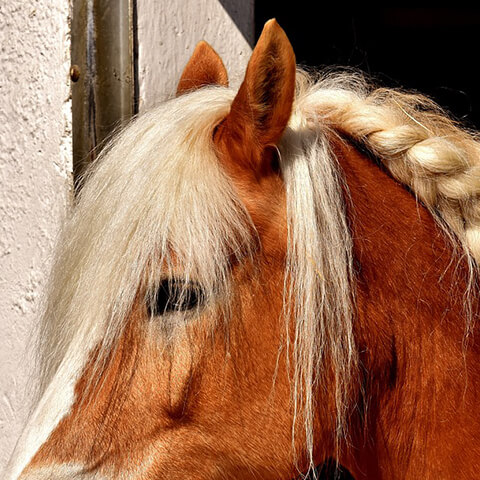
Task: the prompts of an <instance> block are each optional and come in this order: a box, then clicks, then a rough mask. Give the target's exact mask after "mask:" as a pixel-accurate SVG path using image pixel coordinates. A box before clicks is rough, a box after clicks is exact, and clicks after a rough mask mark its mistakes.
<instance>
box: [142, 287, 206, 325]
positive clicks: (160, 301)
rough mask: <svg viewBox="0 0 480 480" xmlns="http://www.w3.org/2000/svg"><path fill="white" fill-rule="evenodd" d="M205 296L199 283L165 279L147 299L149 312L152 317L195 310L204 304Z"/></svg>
mask: <svg viewBox="0 0 480 480" xmlns="http://www.w3.org/2000/svg"><path fill="white" fill-rule="evenodd" d="M203 300H204V295H203V292H202V289H201V288H200V286H199V285H198V284H197V283H194V282H184V281H182V280H179V279H172V278H170V279H165V280H162V281H161V282H160V285H159V286H158V287H157V288H156V290H155V291H153V292H151V294H150V295H148V297H147V311H148V314H149V315H150V316H158V315H164V314H165V313H168V312H178V311H186V310H193V309H194V308H196V307H198V306H200V305H201V304H202V303H203Z"/></svg>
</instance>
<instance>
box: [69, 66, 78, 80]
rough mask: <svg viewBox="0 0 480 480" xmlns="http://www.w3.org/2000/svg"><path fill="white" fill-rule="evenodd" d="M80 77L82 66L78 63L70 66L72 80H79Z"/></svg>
mask: <svg viewBox="0 0 480 480" xmlns="http://www.w3.org/2000/svg"><path fill="white" fill-rule="evenodd" d="M79 78H80V67H79V66H78V65H72V66H71V67H70V80H72V82H78V80H79Z"/></svg>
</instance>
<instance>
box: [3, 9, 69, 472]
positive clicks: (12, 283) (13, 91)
mask: <svg viewBox="0 0 480 480" xmlns="http://www.w3.org/2000/svg"><path fill="white" fill-rule="evenodd" d="M68 15H69V0H36V1H35V2H33V1H25V0H2V1H0V72H1V74H0V98H1V101H0V332H1V334H0V472H1V471H2V470H3V466H4V465H5V464H6V462H7V459H8V457H9V455H10V452H11V451H12V449H13V446H14V443H15V441H16V439H17V437H18V435H19V433H20V429H21V427H22V425H23V422H24V420H25V416H26V413H27V408H28V398H29V395H28V393H29V389H30V387H31V382H32V380H33V379H29V376H28V375H29V373H31V369H30V367H31V357H30V356H29V354H28V353H27V344H28V340H29V339H30V338H31V336H32V328H33V327H34V325H35V322H36V320H37V312H38V298H39V295H40V293H41V290H42V286H43V285H44V281H45V274H46V272H47V270H48V265H49V260H50V254H51V248H52V244H53V242H54V239H55V235H56V233H57V230H58V226H59V220H60V218H61V217H62V216H63V215H64V213H65V211H66V206H67V204H68V202H69V195H70V193H69V192H70V185H71V178H70V176H71V134H70V131H71V128H70V119H71V112H70V100H69V95H70V87H69V79H68V71H69V66H70V62H69V49H70V45H69V43H70V39H69V27H68V23H69V21H68Z"/></svg>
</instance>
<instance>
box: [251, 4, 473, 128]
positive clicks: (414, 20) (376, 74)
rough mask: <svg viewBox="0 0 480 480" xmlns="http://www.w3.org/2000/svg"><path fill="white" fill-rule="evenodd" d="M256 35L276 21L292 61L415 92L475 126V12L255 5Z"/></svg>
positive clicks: (344, 6) (457, 9) (471, 9)
mask: <svg viewBox="0 0 480 480" xmlns="http://www.w3.org/2000/svg"><path fill="white" fill-rule="evenodd" d="M255 15H256V16H255V23H256V36H257V38H258V36H259V34H260V32H261V29H262V27H263V24H264V22H265V21H266V20H268V19H269V18H272V17H275V18H276V19H277V20H278V22H279V23H280V25H281V26H282V27H283V28H284V30H285V31H286V32H287V35H288V36H289V38H290V40H291V42H292V45H293V47H294V50H295V53H296V55H297V62H298V63H300V64H304V65H309V66H316V67H322V66H331V65H339V66H350V67H355V68H358V69H361V70H363V71H365V72H366V73H368V74H369V75H371V76H373V78H374V80H375V81H376V83H378V84H380V85H382V86H388V87H400V88H406V89H414V90H417V91H419V92H422V93H424V94H426V95H428V96H430V97H432V98H434V99H435V100H436V102H437V103H439V104H440V105H441V106H442V107H444V108H445V109H446V110H447V111H449V112H450V113H451V114H452V115H453V116H454V117H455V118H456V119H458V120H461V121H462V122H463V123H464V124H466V125H467V126H471V127H475V128H477V129H479V128H480V94H479V91H478V85H479V80H480V74H479V67H478V64H479V62H480V59H479V55H478V50H479V45H480V8H473V7H472V8H466V7H463V8H400V7H396V8H375V9H374V8H369V7H348V6H346V5H343V4H342V5H339V6H338V7H328V8H325V7H324V3H323V2H308V1H305V0H297V1H295V2H293V3H292V2H288V3H283V4H280V2H273V1H270V0H268V1H265V0H257V1H256V7H255Z"/></svg>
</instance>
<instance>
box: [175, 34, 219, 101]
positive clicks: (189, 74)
mask: <svg viewBox="0 0 480 480" xmlns="http://www.w3.org/2000/svg"><path fill="white" fill-rule="evenodd" d="M207 85H222V86H224V87H227V86H228V75H227V70H226V68H225V65H224V64H223V62H222V59H221V58H220V55H219V54H218V53H217V52H216V51H215V50H214V49H213V48H212V47H211V46H210V45H209V44H208V43H207V42H204V41H203V40H202V41H201V42H199V43H198V44H197V46H196V47H195V50H194V52H193V54H192V56H191V57H190V60H189V61H188V63H187V65H186V66H185V68H184V69H183V73H182V76H181V77H180V81H179V82H178V87H177V97H178V96H180V95H182V94H184V93H186V92H190V91H192V90H197V89H198V88H201V87H205V86H207Z"/></svg>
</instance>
